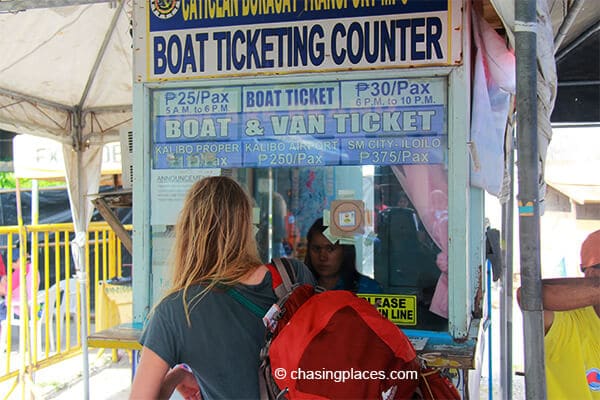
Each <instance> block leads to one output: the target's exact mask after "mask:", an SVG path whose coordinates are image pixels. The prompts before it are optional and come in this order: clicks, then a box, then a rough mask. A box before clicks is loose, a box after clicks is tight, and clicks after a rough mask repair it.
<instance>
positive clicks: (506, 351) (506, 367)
mask: <svg viewBox="0 0 600 400" xmlns="http://www.w3.org/2000/svg"><path fill="white" fill-rule="evenodd" d="M509 129H510V132H507V141H509V145H510V148H509V151H507V154H506V158H507V160H506V163H507V165H508V176H509V179H510V183H509V187H508V191H509V196H508V200H507V201H506V203H504V204H503V205H502V234H503V240H502V246H503V257H502V260H503V262H504V269H503V271H504V275H503V277H502V295H501V297H500V299H501V302H500V320H501V323H502V325H501V332H500V337H501V338H502V339H501V340H502V341H501V342H500V345H501V349H500V362H501V364H502V373H501V375H500V385H501V386H502V388H503V391H502V398H503V399H506V400H508V399H512V397H513V396H512V387H513V382H512V375H513V370H512V366H513V357H512V355H513V354H512V352H513V349H512V332H513V325H512V315H513V314H512V308H513V246H514V241H513V234H514V212H513V211H514V207H515V201H514V193H515V184H514V177H515V169H514V162H515V155H514V128H513V125H511V127H510V128H509Z"/></svg>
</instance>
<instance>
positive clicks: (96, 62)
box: [0, 0, 132, 398]
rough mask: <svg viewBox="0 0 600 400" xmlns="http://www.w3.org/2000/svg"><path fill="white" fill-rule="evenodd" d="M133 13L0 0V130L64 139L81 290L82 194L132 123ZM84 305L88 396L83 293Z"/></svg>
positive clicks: (95, 182)
mask: <svg viewBox="0 0 600 400" xmlns="http://www.w3.org/2000/svg"><path fill="white" fill-rule="evenodd" d="M130 14H131V5H130V4H129V3H127V2H125V3H124V2H116V1H99V0H93V1H89V0H88V1H60V0H58V1H50V0H48V1H0V49H1V50H0V51H1V54H2V56H1V57H0V129H3V130H6V131H10V132H15V133H28V134H32V135H36V136H42V137H47V138H52V139H54V140H57V141H59V142H60V143H62V145H63V156H64V160H65V169H66V179H67V185H68V189H69V197H70V202H71V213H72V216H73V223H74V226H75V232H76V237H75V240H74V243H73V246H72V249H73V258H74V261H75V265H76V268H77V271H78V277H79V281H80V286H81V288H82V289H83V288H84V287H85V286H84V285H85V282H86V280H87V273H86V271H85V262H84V260H83V254H84V253H83V245H84V244H85V237H86V236H85V235H86V231H87V226H88V223H89V221H90V218H91V214H92V211H93V205H92V203H91V202H90V200H89V199H88V198H87V195H88V194H92V193H97V192H98V187H99V183H100V176H101V161H102V158H101V156H102V146H103V145H104V144H105V143H108V142H113V141H117V140H119V130H120V129H121V128H123V127H126V126H128V125H130V124H131V120H132V112H131V109H132V57H131V55H132V51H131V46H132V36H131V26H130V21H131V15H130ZM81 293H82V295H83V296H85V293H86V292H85V290H81ZM81 304H82V307H81V312H82V319H81V321H82V324H81V328H82V329H81V332H82V347H83V358H84V366H83V374H84V386H85V389H84V397H85V398H88V396H89V377H88V360H87V323H86V322H85V321H87V315H86V313H87V309H86V307H85V306H84V305H85V304H86V301H85V297H82V302H81ZM21 379H23V377H21Z"/></svg>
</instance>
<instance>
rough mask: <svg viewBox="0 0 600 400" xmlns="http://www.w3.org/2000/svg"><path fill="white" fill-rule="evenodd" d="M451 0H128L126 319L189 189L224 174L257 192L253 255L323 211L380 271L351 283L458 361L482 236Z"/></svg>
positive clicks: (139, 313) (289, 242)
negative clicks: (365, 286) (374, 289)
mask: <svg viewBox="0 0 600 400" xmlns="http://www.w3.org/2000/svg"><path fill="white" fill-rule="evenodd" d="M466 6H467V5H466V4H465V5H463V4H460V2H457V1H455V0H445V1H433V0H431V1H417V0H397V1H394V0H389V1H374V0H332V1H299V0H298V1H292V0H287V1H286V0H228V1H227V0H223V1H201V0H197V1H183V0H181V1H160V2H159V1H150V2H147V1H137V2H135V7H134V37H135V42H134V70H135V77H134V78H135V85H134V161H135V162H134V184H133V190H134V197H135V199H136V203H135V207H134V215H135V221H137V225H136V226H137V227H138V228H136V229H135V230H134V242H138V243H141V244H142V245H140V246H134V247H135V252H134V262H135V265H136V273H135V274H134V319H135V320H136V321H137V322H142V321H143V320H144V318H145V317H146V315H147V313H148V311H149V310H150V308H151V307H152V305H153V304H154V302H155V301H157V300H158V299H159V298H160V296H161V294H162V292H163V291H164V289H165V288H166V287H168V285H169V250H170V246H171V244H172V227H173V225H174V224H175V223H176V219H177V214H178V212H179V210H180V209H181V205H182V201H183V196H184V195H185V192H186V190H187V189H188V188H189V187H190V186H191V184H192V183H193V182H194V181H195V180H197V179H201V178H202V177H203V176H207V175H218V174H227V175H230V176H233V177H234V178H235V179H236V180H238V181H239V182H240V183H242V184H243V185H244V186H245V187H246V188H247V189H248V191H249V193H250V194H251V195H252V196H253V197H254V199H255V201H256V204H257V209H256V210H255V222H256V225H257V242H258V244H259V248H260V252H261V256H263V258H264V259H265V261H268V260H269V259H270V257H274V256H288V257H297V258H299V259H303V258H304V256H305V255H306V233H307V230H308V228H309V227H310V225H311V224H312V222H313V221H314V220H315V219H316V218H320V217H322V218H323V219H324V221H325V225H326V226H328V227H329V228H328V229H327V230H326V232H325V234H326V236H328V237H329V239H330V240H331V241H332V242H335V241H339V243H342V244H348V245H353V246H354V247H355V249H356V253H357V260H358V262H357V269H358V270H359V271H360V272H361V273H362V274H364V275H367V276H370V277H371V278H374V279H375V280H376V281H377V282H378V283H379V284H380V286H381V287H382V288H383V290H382V292H381V293H360V295H361V296H363V297H365V298H366V299H367V300H368V301H369V302H371V304H373V305H374V306H375V307H377V308H378V309H379V310H380V312H381V313H382V314H383V315H386V316H387V317H388V318H390V319H391V320H392V321H394V322H395V323H396V324H398V325H399V326H401V327H402V328H403V329H404V330H405V332H407V334H408V335H409V336H411V337H412V338H414V342H415V344H416V346H417V348H418V349H419V351H421V352H422V353H423V354H429V356H430V357H429V359H428V360H429V362H430V363H431V364H432V365H435V366H442V367H452V368H458V369H463V370H467V369H470V368H473V367H474V364H475V362H474V358H475V355H474V346H475V343H476V336H477V334H478V333H480V329H479V328H478V325H477V324H478V320H476V319H474V318H473V314H474V312H475V313H476V309H477V304H475V297H476V292H477V291H478V288H479V287H480V285H481V283H480V276H481V274H480V268H481V265H482V264H483V261H482V258H483V256H482V254H481V252H482V251H483V250H482V249H484V246H482V243H481V241H482V239H481V238H482V237H483V226H482V225H483V223H482V221H483V206H482V203H483V200H482V199H483V195H482V193H481V192H480V191H479V190H477V189H473V188H471V187H469V184H468V152H467V142H468V136H467V132H468V131H469V120H470V117H469V108H470V106H469V104H470V97H469V93H470V90H471V88H470V79H469V77H470V69H469V67H468V65H467V64H469V63H468V62H467V63H465V62H464V60H465V59H467V60H468V58H465V59H463V57H465V55H466V56H468V55H469V53H468V48H469V39H468V37H466V35H465V26H468V24H465V18H466V15H467V13H466V11H465V7H466ZM432 354H434V355H435V356H431V355H432Z"/></svg>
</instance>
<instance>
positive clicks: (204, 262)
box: [131, 177, 314, 399]
mask: <svg viewBox="0 0 600 400" xmlns="http://www.w3.org/2000/svg"><path fill="white" fill-rule="evenodd" d="M172 261H173V263H172V264H173V281H172V282H173V284H172V287H171V289H170V290H169V291H168V293H167V295H166V296H165V297H164V298H163V299H162V300H161V301H160V302H159V304H157V305H156V306H155V307H154V309H153V311H152V313H151V314H150V317H149V320H148V323H147V326H146V328H145V330H144V332H143V334H142V337H141V340H140V342H141V344H142V345H143V349H142V353H141V359H140V363H139V366H138V368H137V371H136V375H135V379H134V381H133V385H132V390H131V398H132V399H154V398H169V397H170V396H171V394H172V392H173V390H174V389H175V388H177V389H178V390H179V392H180V393H181V394H182V395H183V396H184V398H186V399H195V398H203V399H217V398H218V399H257V398H259V384H258V367H259V351H260V348H261V347H262V345H263V341H264V338H265V327H264V325H263V322H262V320H261V319H260V318H259V317H257V316H256V315H255V314H253V313H252V312H250V311H249V310H248V309H247V308H246V307H245V306H243V305H242V304H240V303H239V302H238V301H236V300H235V299H234V298H233V297H232V296H231V295H229V294H228V293H227V290H228V288H231V287H234V288H235V289H236V290H237V291H238V292H240V293H242V294H243V295H244V296H245V297H247V298H248V299H250V300H251V301H252V302H254V303H256V304H257V305H259V306H261V307H262V308H264V309H268V308H269V307H270V306H271V305H272V304H273V303H274V302H275V301H276V296H275V294H274V293H273V289H272V280H271V274H270V272H268V268H267V267H266V266H265V265H263V264H262V262H261V261H260V258H259V255H258V250H257V246H256V241H255V238H254V234H253V226H252V204H251V200H250V198H249V197H248V195H247V194H246V192H245V191H244V189H243V188H242V187H241V186H240V185H239V184H238V183H237V182H236V181H234V180H233V179H231V178H227V177H207V178H204V179H202V180H200V181H198V182H196V183H195V184H194V185H193V186H192V187H191V188H190V190H189V192H188V193H187V196H186V199H185V202H184V205H183V209H182V211H181V214H180V216H179V220H178V222H177V225H176V227H175V243H174V259H173V260H172ZM294 266H295V268H296V270H297V276H298V281H299V282H302V283H311V284H313V283H314V282H313V278H312V275H311V273H310V272H309V271H308V269H307V268H306V267H305V266H304V265H303V264H302V263H299V262H295V263H294ZM178 365H184V367H183V368H179V367H177V366H178ZM196 382H198V383H199V385H198V384H197V383H196Z"/></svg>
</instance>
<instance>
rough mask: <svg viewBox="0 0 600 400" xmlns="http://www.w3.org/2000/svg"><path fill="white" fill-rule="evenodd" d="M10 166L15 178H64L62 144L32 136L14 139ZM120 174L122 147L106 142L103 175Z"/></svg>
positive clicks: (115, 143)
mask: <svg viewBox="0 0 600 400" xmlns="http://www.w3.org/2000/svg"><path fill="white" fill-rule="evenodd" d="M13 165H14V169H15V177H16V178H28V179H53V178H64V177H65V174H66V172H65V161H64V157H63V150H62V145H61V144H60V143H59V142H57V141H56V140H52V139H46V138H42V137H37V136H33V135H26V134H22V135H17V136H15V138H14V139H13ZM120 173H121V145H120V144H119V143H118V142H113V143H107V144H105V145H104V147H103V148H102V175H115V174H120Z"/></svg>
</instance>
